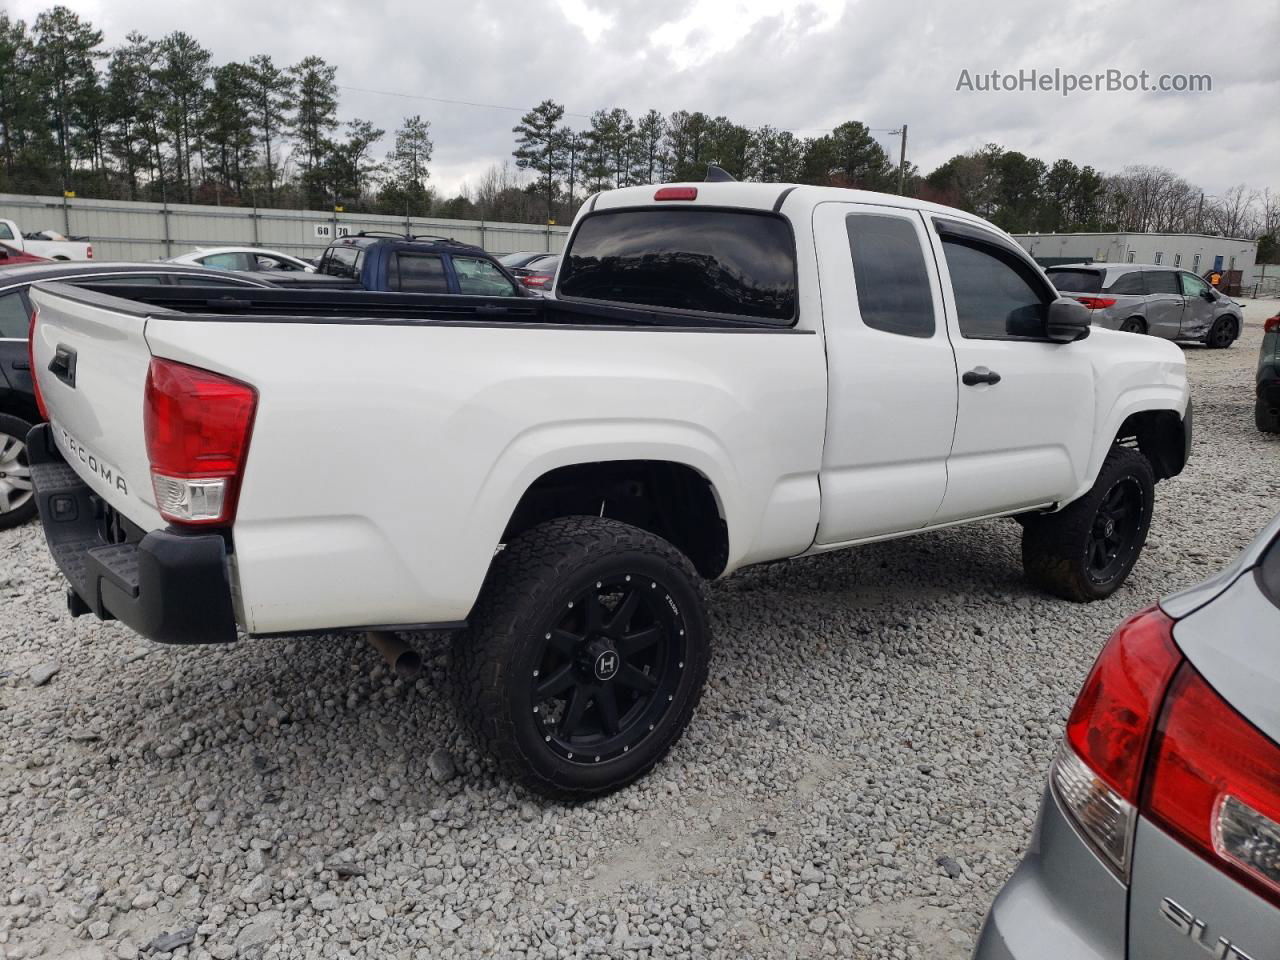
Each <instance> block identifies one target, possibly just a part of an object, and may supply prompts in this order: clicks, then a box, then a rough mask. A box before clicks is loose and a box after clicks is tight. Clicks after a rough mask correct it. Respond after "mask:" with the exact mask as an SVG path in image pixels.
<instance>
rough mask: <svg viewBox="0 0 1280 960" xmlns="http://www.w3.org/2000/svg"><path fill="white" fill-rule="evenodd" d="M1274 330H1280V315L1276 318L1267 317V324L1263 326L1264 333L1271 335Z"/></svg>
mask: <svg viewBox="0 0 1280 960" xmlns="http://www.w3.org/2000/svg"><path fill="white" fill-rule="evenodd" d="M1273 330H1280V313H1277V314H1276V315H1275V316H1274V317H1267V319H1266V322H1265V323H1263V325H1262V331H1263V333H1270V332H1271V331H1273Z"/></svg>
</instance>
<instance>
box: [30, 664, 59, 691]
mask: <svg viewBox="0 0 1280 960" xmlns="http://www.w3.org/2000/svg"><path fill="white" fill-rule="evenodd" d="M61 671H62V664H60V663H56V662H50V663H42V664H40V665H39V666H35V667H32V668H31V669H30V670H29V671H28V672H27V676H28V677H29V678H30V680H31V685H32V686H33V687H43V686H44V685H45V684H46V683H48V682H49V681H50V680H52V679H53V678H54V677H56V676H57V675H58V674H59V673H60V672H61Z"/></svg>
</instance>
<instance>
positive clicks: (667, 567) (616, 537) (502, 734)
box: [453, 516, 710, 800]
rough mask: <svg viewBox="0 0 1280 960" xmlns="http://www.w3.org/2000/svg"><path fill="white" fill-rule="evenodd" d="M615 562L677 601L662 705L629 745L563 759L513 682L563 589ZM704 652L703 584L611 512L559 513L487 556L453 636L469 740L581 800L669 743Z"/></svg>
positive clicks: (637, 773) (503, 763)
mask: <svg viewBox="0 0 1280 960" xmlns="http://www.w3.org/2000/svg"><path fill="white" fill-rule="evenodd" d="M623 571H625V572H626V574H627V576H628V577H630V576H635V577H637V578H645V579H650V580H651V581H652V582H654V583H655V584H660V585H661V595H662V596H663V597H665V598H666V602H667V603H669V604H670V605H671V608H672V609H673V610H675V609H676V608H677V607H678V617H679V621H678V622H679V623H681V624H682V629H683V633H682V634H681V638H682V643H683V644H684V645H683V647H682V650H683V653H682V659H681V661H680V671H679V673H678V675H677V676H675V678H674V679H673V680H672V681H671V682H672V683H673V684H674V686H673V687H672V689H671V694H670V697H671V699H670V701H669V705H668V706H667V707H666V708H665V713H663V714H662V715H661V717H660V718H657V719H656V721H655V724H654V726H653V727H652V728H650V730H649V731H648V732H647V733H641V734H640V736H641V737H642V739H641V740H639V742H638V743H636V744H635V745H634V748H629V749H628V752H626V753H624V754H620V755H618V756H616V757H613V758H605V759H603V760H602V761H596V762H591V758H590V757H578V758H576V759H575V760H573V761H569V760H566V759H565V757H564V756H563V755H562V754H558V753H556V752H555V750H554V749H552V748H551V747H549V746H548V745H547V743H546V742H544V733H545V731H546V729H547V728H546V727H544V726H543V725H542V724H543V719H544V718H542V717H539V716H536V715H534V714H533V713H531V712H529V711H528V703H529V702H530V701H529V694H528V693H527V692H523V693H522V685H527V684H529V683H530V679H529V678H530V676H531V675H534V676H536V674H533V670H534V668H535V664H536V663H537V662H539V661H538V658H539V657H540V656H541V653H540V651H541V650H542V649H543V647H544V646H545V644H544V643H543V637H544V635H546V636H549V634H546V633H545V632H546V631H549V630H552V629H553V627H552V624H554V623H555V622H556V618H557V617H558V616H560V611H562V610H563V608H564V606H565V603H566V601H567V599H568V598H571V597H574V596H575V595H577V594H579V592H580V591H581V590H583V589H584V588H586V589H590V587H591V586H592V585H593V583H596V585H598V583H597V581H598V578H599V579H603V578H607V577H611V576H612V577H617V576H619V575H620V574H621V572H623ZM709 655H710V631H709V629H708V626H707V619H706V612H705V588H704V585H703V581H702V579H701V578H700V577H699V576H698V574H697V572H696V571H695V570H694V568H693V565H692V564H691V563H690V562H689V560H688V559H687V558H686V557H685V556H684V555H683V554H682V553H681V552H680V551H679V550H677V549H676V548H675V547H674V546H672V545H671V544H670V543H668V542H667V541H665V540H663V539H661V538H660V537H657V536H654V535H653V534H651V533H648V532H647V531H644V530H641V529H639V528H637V527H633V526H630V525H629V524H625V523H621V522H619V521H616V520H610V519H607V518H603V517H591V516H580V517H565V518H561V519H557V520H551V521H548V522H546V523H542V524H539V525H538V526H536V527H533V528H532V529H530V530H528V531H526V532H525V533H522V534H521V535H520V536H518V537H516V538H515V539H514V540H513V541H512V542H511V543H509V544H507V546H506V548H505V549H504V550H503V551H502V552H501V553H500V554H499V555H498V556H497V557H496V558H495V559H494V563H493V567H492V568H491V570H490V573H489V577H488V579H487V580H486V582H485V586H484V588H483V589H482V591H481V594H480V599H479V600H478V602H477V604H476V607H475V610H474V611H473V613H472V616H471V617H470V618H469V623H468V627H467V629H466V630H463V631H460V632H459V633H458V634H457V636H456V637H455V638H454V646H453V668H454V673H455V676H456V682H455V685H454V686H455V689H456V691H457V695H458V700H459V703H458V708H459V712H460V714H461V716H462V718H463V721H464V723H465V724H466V726H467V727H468V728H469V729H470V731H471V734H472V736H473V737H474V738H475V741H476V743H477V745H478V746H480V747H481V748H482V749H483V750H486V751H487V752H488V753H489V754H490V755H491V756H492V757H493V758H494V759H495V760H496V761H497V763H498V765H499V767H500V768H501V769H502V770H503V771H504V772H505V773H506V774H507V775H508V776H510V777H512V778H513V779H515V780H517V781H519V782H520V783H521V784H523V785H524V786H526V787H528V788H529V789H530V790H532V791H534V792H536V793H539V794H542V795H543V796H546V797H550V798H553V799H558V800H585V799H589V798H591V797H596V796H601V795H603V794H606V793H610V792H612V791H614V790H618V789H620V788H622V787H625V786H626V785H627V784H629V783H632V782H633V781H635V780H637V779H639V778H640V777H642V776H644V775H645V774H646V773H648V772H649V770H650V769H652V768H653V766H654V765H655V764H657V763H658V762H659V761H660V760H661V759H662V758H663V757H664V756H665V755H666V754H667V751H668V750H670V749H671V747H672V745H673V744H674V743H675V742H676V741H677V740H678V739H679V738H680V736H681V734H682V733H683V732H684V729H685V727H686V726H687V725H688V723H689V720H690V718H691V717H692V715H693V711H694V708H695V707H696V706H697V704H698V701H699V699H700V698H701V696H702V690H703V686H704V685H705V683H706V678H707V665H708V659H709ZM524 689H525V690H526V691H527V686H526V687H525V688H524ZM597 709H598V708H597ZM659 709H662V708H661V707H659ZM549 740H550V737H548V738H547V741H549ZM569 756H573V755H572V754H569ZM584 761H585V762H584Z"/></svg>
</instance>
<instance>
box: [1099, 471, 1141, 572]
mask: <svg viewBox="0 0 1280 960" xmlns="http://www.w3.org/2000/svg"><path fill="white" fill-rule="evenodd" d="M1143 501H1144V493H1143V489H1142V485H1141V484H1140V483H1139V482H1138V481H1137V480H1136V479H1134V478H1133V477H1128V476H1126V477H1122V478H1121V479H1119V480H1117V481H1116V483H1115V484H1114V485H1113V486H1112V487H1111V489H1110V490H1108V491H1107V493H1106V494H1105V495H1104V496H1103V498H1102V502H1101V503H1100V504H1099V505H1098V512H1097V514H1095V515H1094V518H1093V529H1092V531H1091V532H1090V535H1089V539H1088V542H1087V545H1086V547H1085V551H1086V563H1087V565H1088V571H1089V579H1091V580H1092V581H1093V582H1094V583H1099V584H1101V583H1108V582H1110V581H1111V580H1112V579H1114V578H1115V576H1116V574H1117V573H1118V572H1119V571H1120V570H1121V569H1122V568H1124V567H1125V566H1126V565H1127V564H1128V563H1129V558H1130V555H1131V554H1132V553H1133V552H1134V550H1135V549H1136V548H1137V546H1138V534H1139V533H1140V532H1144V531H1143V529H1142V517H1143V506H1144V503H1143Z"/></svg>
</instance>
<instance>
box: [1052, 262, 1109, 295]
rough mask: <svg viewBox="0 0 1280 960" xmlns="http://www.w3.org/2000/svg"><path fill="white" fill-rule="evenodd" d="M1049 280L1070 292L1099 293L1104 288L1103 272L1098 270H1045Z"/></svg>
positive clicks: (1060, 288)
mask: <svg viewBox="0 0 1280 960" xmlns="http://www.w3.org/2000/svg"><path fill="white" fill-rule="evenodd" d="M1045 273H1047V274H1048V275H1049V280H1050V281H1052V283H1053V285H1054V286H1055V287H1057V288H1058V289H1059V290H1066V291H1067V292H1069V293H1099V292H1101V290H1102V274H1101V273H1099V272H1098V271H1097V270H1054V269H1053V268H1050V269H1048V270H1046V271H1045Z"/></svg>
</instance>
